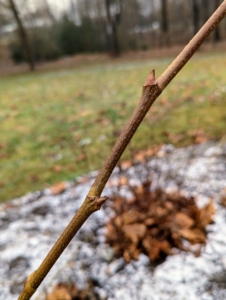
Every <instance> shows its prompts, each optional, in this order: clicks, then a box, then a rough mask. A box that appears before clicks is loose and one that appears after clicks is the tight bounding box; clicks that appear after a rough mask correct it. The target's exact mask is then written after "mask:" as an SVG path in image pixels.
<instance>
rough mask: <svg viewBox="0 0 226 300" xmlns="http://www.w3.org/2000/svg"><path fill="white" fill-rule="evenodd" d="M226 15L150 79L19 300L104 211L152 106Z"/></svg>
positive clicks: (224, 9) (221, 11) (224, 11)
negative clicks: (112, 181)
mask: <svg viewBox="0 0 226 300" xmlns="http://www.w3.org/2000/svg"><path fill="white" fill-rule="evenodd" d="M225 15H226V0H225V1H224V2H223V3H222V4H221V6H220V7H219V8H218V9H217V11H216V12H215V13H214V14H213V15H212V16H211V17H210V19H209V20H208V21H207V22H206V24H205V25H204V26H203V27H202V28H201V29H200V31H199V32H198V33H197V34H196V35H195V37H194V38H193V39H192V40H191V41H190V43H189V44H188V45H187V46H186V47H185V48H184V49H183V50H182V52H181V53H180V54H179V55H178V57H177V58H176V59H175V60H174V61H173V62H172V64H171V65H170V66H169V67H168V68H167V69H166V71H165V72H164V73H163V74H162V75H161V76H160V77H159V79H158V80H155V72H154V70H153V71H152V72H151V74H150V75H149V76H148V79H147V81H146V83H145V85H144V86H143V91H142V95H141V99H140V102H139V103H138V105H137V107H136V109H135V110H134V112H133V114H132V116H131V118H130V120H129V121H128V123H127V125H126V126H125V128H124V130H123V131H122V133H121V135H120V137H119V139H118V141H117V142H116V144H115V146H114V147H113V149H112V151H111V153H110V155H109V156H108V158H107V160H106V162H105V163H104V165H103V167H102V168H101V170H100V173H99V174H98V176H97V178H96V180H95V182H94V183H93V185H92V187H91V189H90V191H89V193H88V195H87V197H86V199H85V201H84V202H83V204H82V206H81V207H80V208H79V210H78V211H77V213H76V215H75V216H74V217H73V219H72V220H71V222H70V223H69V225H68V226H67V227H66V229H65V230H64V232H63V233H62V235H61V236H60V237H59V239H58V240H57V242H56V243H55V245H54V246H53V248H52V249H51V250H50V252H49V254H48V255H47V256H46V258H45V259H44V260H43V262H42V264H41V265H40V267H39V268H38V269H37V270H36V271H35V272H33V273H32V274H31V275H30V276H29V277H28V279H27V281H26V283H25V286H24V289H23V291H22V292H21V294H20V296H19V298H18V299H19V300H28V299H30V297H31V296H32V295H33V294H34V292H35V291H36V289H37V288H38V286H39V285H40V284H41V282H42V281H43V279H44V278H45V276H46V275H47V274H48V272H49V270H50V269H51V268H52V266H53V265H54V264H55V262H56V261H57V259H58V258H59V256H60V255H61V254H62V252H63V251H64V249H65V248H66V247H67V245H68V244H69V242H70V241H71V239H72V238H73V237H74V235H75V234H76V233H77V231H78V230H79V229H80V228H81V226H82V224H83V223H84V222H85V221H86V219H87V218H88V217H89V216H90V215H91V214H92V213H93V212H95V211H96V210H98V209H100V207H101V205H102V204H103V203H104V201H105V200H106V199H107V197H100V195H101V193H102V191H103V189H104V187H105V185H106V183H107V181H108V179H109V177H110V175H111V173H112V171H113V169H114V168H115V166H116V164H117V162H118V161H119V159H120V157H121V155H122V154H123V152H124V150H125V148H126V147H127V145H128V143H129V142H130V140H131V138H132V137H133V135H134V133H135V132H136V130H137V128H138V127H139V125H140V123H141V122H142V120H143V118H144V117H145V115H146V113H147V112H148V111H149V109H150V107H151V105H152V104H153V103H154V101H155V100H156V99H157V97H158V96H159V95H160V94H161V92H162V91H163V90H164V89H165V87H166V86H167V85H168V84H169V83H170V81H171V80H172V79H173V78H174V77H175V76H176V75H177V73H178V72H179V71H180V70H181V68H183V66H184V65H185V64H186V63H187V61H188V60H189V59H190V58H191V57H192V55H193V54H194V53H195V52H196V50H197V49H198V48H199V46H200V45H201V44H202V43H203V41H204V40H205V39H206V38H207V36H208V35H209V34H210V33H211V32H212V31H213V30H214V28H215V27H216V26H217V25H218V24H219V23H220V21H221V20H222V19H223V18H224V16H225Z"/></svg>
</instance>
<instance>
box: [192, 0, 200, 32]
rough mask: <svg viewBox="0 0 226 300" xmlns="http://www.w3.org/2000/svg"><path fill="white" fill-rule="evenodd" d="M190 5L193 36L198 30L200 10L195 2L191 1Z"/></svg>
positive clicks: (194, 0)
mask: <svg viewBox="0 0 226 300" xmlns="http://www.w3.org/2000/svg"><path fill="white" fill-rule="evenodd" d="M191 5H192V17H193V32H194V35H195V34H196V33H197V32H198V30H199V23H200V22H199V21H200V9H199V5H198V1H197V0H191Z"/></svg>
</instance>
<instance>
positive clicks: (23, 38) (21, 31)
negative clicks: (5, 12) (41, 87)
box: [8, 0, 35, 71]
mask: <svg viewBox="0 0 226 300" xmlns="http://www.w3.org/2000/svg"><path fill="white" fill-rule="evenodd" d="M8 3H9V7H10V9H11V11H12V12H13V15H14V17H15V19H16V22H17V26H18V30H19V34H20V38H21V41H22V43H23V45H24V48H25V51H26V54H27V59H28V63H29V67H30V70H31V71H34V69H35V64H34V59H33V55H32V51H31V46H30V43H29V39H28V36H27V33H26V30H25V28H24V26H23V23H22V20H21V19H20V16H19V13H18V11H17V8H16V5H15V3H14V1H13V0H8Z"/></svg>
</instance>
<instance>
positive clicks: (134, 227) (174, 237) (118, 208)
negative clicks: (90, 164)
mask: <svg viewBox="0 0 226 300" xmlns="http://www.w3.org/2000/svg"><path fill="white" fill-rule="evenodd" d="M150 186H151V182H145V183H143V184H142V185H141V186H139V187H130V189H131V191H132V193H133V195H134V197H133V199H131V200H126V199H125V198H123V197H120V196H116V197H115V198H114V199H113V205H112V208H113V210H114V211H115V217H113V218H112V219H111V220H110V222H109V223H108V224H107V234H106V242H107V243H108V244H110V246H112V247H113V248H114V250H115V253H116V255H117V256H121V255H122V256H123V257H124V259H125V260H126V261H127V262H129V261H130V260H131V259H137V258H138V256H139V254H140V253H144V254H146V255H148V257H149V258H150V260H151V261H152V262H160V261H162V260H164V259H165V258H166V256H167V255H171V254H173V253H175V248H177V249H179V250H182V251H192V252H193V253H194V254H195V255H199V254H200V251H201V246H202V245H203V244H204V243H205V242H206V229H205V228H206V225H208V224H210V223H211V222H212V215H213V214H214V206H213V204H212V201H210V202H209V203H208V204H207V205H206V206H205V207H203V208H202V209H200V208H198V207H197V205H196V203H195V199H194V198H193V197H190V198H186V197H184V196H182V195H181V194H180V193H179V192H177V193H174V194H167V193H165V192H164V191H163V190H161V189H158V190H156V191H151V189H150ZM195 244H198V245H199V247H193V246H192V245H195ZM194 248H195V249H194Z"/></svg>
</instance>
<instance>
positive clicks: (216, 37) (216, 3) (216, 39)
mask: <svg viewBox="0 0 226 300" xmlns="http://www.w3.org/2000/svg"><path fill="white" fill-rule="evenodd" d="M219 5H220V1H219V0H214V10H216V9H217V8H218V6H219ZM213 41H214V43H218V42H220V41H221V34H220V28H219V26H218V27H217V28H216V29H215V30H214V34H213Z"/></svg>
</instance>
